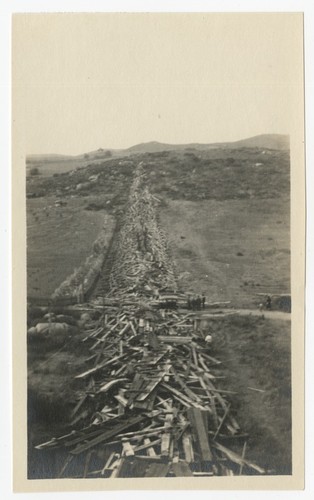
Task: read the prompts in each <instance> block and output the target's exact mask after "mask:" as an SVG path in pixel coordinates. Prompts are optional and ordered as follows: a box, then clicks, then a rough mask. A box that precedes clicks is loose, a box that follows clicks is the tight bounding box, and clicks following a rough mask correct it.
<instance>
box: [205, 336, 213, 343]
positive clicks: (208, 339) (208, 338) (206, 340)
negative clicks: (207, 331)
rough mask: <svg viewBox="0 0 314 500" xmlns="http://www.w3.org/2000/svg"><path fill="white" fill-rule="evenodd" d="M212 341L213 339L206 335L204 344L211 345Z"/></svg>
mask: <svg viewBox="0 0 314 500" xmlns="http://www.w3.org/2000/svg"><path fill="white" fill-rule="evenodd" d="M212 341H213V337H212V336H211V335H206V337H205V342H206V344H211V343H212Z"/></svg>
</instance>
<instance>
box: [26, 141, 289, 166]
mask: <svg viewBox="0 0 314 500" xmlns="http://www.w3.org/2000/svg"><path fill="white" fill-rule="evenodd" d="M243 147H246V148H264V149H279V150H285V149H289V136H288V135H282V134H262V135H256V136H255V137H249V138H248V139H242V140H240V141H235V142H216V143H211V144H201V143H190V144H167V143H162V142H157V141H151V142H143V143H141V144H135V145H134V146H131V147H130V148H127V149H102V148H100V149H98V150H97V151H90V152H88V153H85V154H82V155H77V156H70V155H68V156H67V155H59V154H42V155H40V154H39V155H28V156H27V157H26V162H27V163H49V162H54V163H57V162H64V161H69V160H83V159H84V160H93V159H101V158H108V157H110V154H111V155H112V156H126V155H130V154H141V153H159V152H161V151H175V150H184V149H188V148H193V149H196V150H204V149H214V148H230V149H237V148H243Z"/></svg>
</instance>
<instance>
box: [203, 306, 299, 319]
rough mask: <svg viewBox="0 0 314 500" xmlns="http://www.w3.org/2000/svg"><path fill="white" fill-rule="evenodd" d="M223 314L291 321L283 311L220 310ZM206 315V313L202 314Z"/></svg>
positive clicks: (289, 315) (289, 316)
mask: <svg viewBox="0 0 314 500" xmlns="http://www.w3.org/2000/svg"><path fill="white" fill-rule="evenodd" d="M220 310H221V311H222V312H223V313H224V314H225V313H229V314H237V315H240V316H260V317H263V316H264V318H267V319H279V320H283V321H291V314H290V313H286V312H283V311H260V310H259V309H233V310H231V309H220ZM204 315H206V313H204Z"/></svg>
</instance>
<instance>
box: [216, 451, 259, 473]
mask: <svg viewBox="0 0 314 500" xmlns="http://www.w3.org/2000/svg"><path fill="white" fill-rule="evenodd" d="M213 446H214V447H215V448H216V449H217V450H219V451H221V452H222V453H224V455H226V456H227V457H228V458H229V460H231V462H235V463H236V464H238V465H246V466H247V467H250V468H251V469H253V470H255V471H256V472H259V473H260V474H265V470H264V469H263V468H262V467H259V466H258V465H256V464H253V463H252V462H249V461H248V460H245V459H244V458H242V457H240V455H238V454H237V453H235V452H234V451H231V450H229V449H228V448H226V447H225V446H223V445H222V444H220V443H215V444H214V445H213Z"/></svg>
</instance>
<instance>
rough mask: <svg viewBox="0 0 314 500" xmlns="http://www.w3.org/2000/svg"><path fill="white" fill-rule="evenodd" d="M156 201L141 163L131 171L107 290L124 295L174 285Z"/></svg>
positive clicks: (173, 286)
mask: <svg viewBox="0 0 314 500" xmlns="http://www.w3.org/2000/svg"><path fill="white" fill-rule="evenodd" d="M156 203H158V201H157V200H156V198H154V197H153V196H152V195H151V194H150V193H149V191H148V188H147V186H146V185H145V175H144V173H143V164H142V163H140V164H139V165H138V166H137V167H136V169H135V173H134V180H133V183H132V185H131V188H130V196H129V201H128V204H127V206H126V209H125V213H124V217H123V220H122V223H121V229H120V231H119V234H118V235H117V238H116V241H115V243H114V249H113V253H114V262H113V266H112V270H111V273H110V277H109V280H110V294H109V295H111V296H112V295H114V296H115V297H123V296H125V294H130V293H133V295H135V296H142V295H146V293H147V290H150V291H157V290H158V289H161V288H172V289H174V288H175V287H176V280H175V273H174V269H173V265H172V261H171V259H170V257H169V253H168V250H167V244H166V237H165V235H164V233H163V232H162V230H161V229H160V228H159V226H158V222H157V217H156V207H155V205H156Z"/></svg>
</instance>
